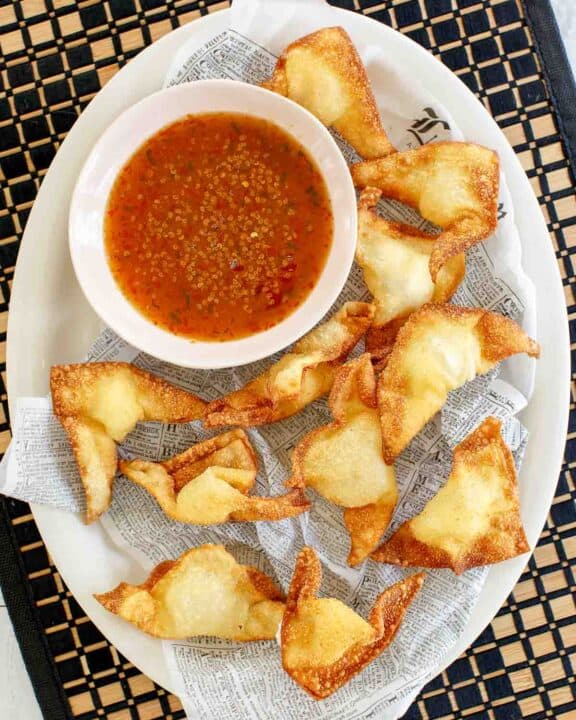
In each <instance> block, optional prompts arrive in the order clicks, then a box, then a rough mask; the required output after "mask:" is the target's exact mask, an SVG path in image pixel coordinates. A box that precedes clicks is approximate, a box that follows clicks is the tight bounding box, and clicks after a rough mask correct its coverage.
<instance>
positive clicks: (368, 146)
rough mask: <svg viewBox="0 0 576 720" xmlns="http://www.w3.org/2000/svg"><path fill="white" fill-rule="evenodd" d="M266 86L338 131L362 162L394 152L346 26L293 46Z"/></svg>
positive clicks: (315, 33)
mask: <svg viewBox="0 0 576 720" xmlns="http://www.w3.org/2000/svg"><path fill="white" fill-rule="evenodd" d="M263 87H265V88H267V89H268V90H272V91H273V92H277V93H279V94H280V95H284V96H285V97H288V98H290V100H293V101H294V102H296V103H298V104H299V105H302V106H303V107H305V108H306V109H307V110H309V111H310V112H311V113H312V114H313V115H315V116H316V117H317V118H318V119H319V120H320V121H321V122H323V123H324V125H327V126H328V127H333V128H334V129H335V130H337V131H338V132H339V133H340V135H342V137H343V138H344V139H345V140H347V141H348V142H349V143H350V145H352V147H353V148H354V149H355V150H356V151H357V152H358V153H359V155H361V156H362V157H363V158H367V159H369V158H379V157H382V156H384V155H388V154H389V153H392V152H395V148H394V147H393V146H392V144H391V143H390V141H389V139H388V136H387V135H386V132H385V130H384V128H383V126H382V121H381V120H380V113H379V112H378V107H377V105H376V100H375V99H374V94H373V93H372V88H371V87H370V81H369V80H368V76H367V74H366V69H365V68H364V65H363V64H362V61H361V59H360V57H359V55H358V52H357V51H356V48H355V47H354V45H353V43H352V41H351V40H350V37H349V35H348V33H347V32H346V31H345V30H344V29H343V28H341V27H329V28H322V29H321V30H317V31H316V32H313V33H311V34H310V35H306V36H305V37H302V38H300V39H299V40H296V41H295V42H293V43H292V44H291V45H289V46H288V47H287V48H286V49H285V50H284V52H283V53H282V55H281V57H280V58H279V60H278V62H277V63H276V67H275V69H274V73H273V75H272V77H271V78H270V80H268V81H267V82H265V83H263ZM318 87H321V88H322V92H321V93H319V92H318V90H317V88H318Z"/></svg>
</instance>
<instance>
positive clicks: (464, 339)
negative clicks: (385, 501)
mask: <svg viewBox="0 0 576 720" xmlns="http://www.w3.org/2000/svg"><path fill="white" fill-rule="evenodd" d="M517 353H526V354H528V355H530V357H538V356H539V354H540V348H539V346H538V343H536V342H535V341H534V340H532V339H530V338H529V337H528V336H527V335H526V333H525V332H524V331H523V330H522V328H521V327H520V326H519V325H517V324H516V323H515V322H513V321H512V320H509V319H508V318H505V317H503V316H502V315H498V314H497V313H493V312H488V311H487V310H481V309H480V308H464V307H458V306H457V305H434V304H429V305H424V306H423V307H422V308H420V310H416V312H414V313H413V314H412V315H411V316H410V317H409V318H408V320H407V322H406V324H405V325H404V326H403V327H402V328H401V329H400V331H399V333H398V336H397V339H396V343H395V344H394V347H393V349H392V352H391V353H390V356H389V358H388V362H387V365H386V367H385V368H384V370H383V371H382V373H381V374H380V377H379V378H378V390H377V394H378V407H379V409H380V419H381V423H382V440H383V446H384V459H385V460H386V462H387V463H389V464H391V463H393V462H394V460H395V459H396V458H397V457H398V455H399V454H400V453H401V452H402V450H404V448H405V447H406V446H407V445H408V443H409V442H410V441H411V440H412V438H413V437H414V436H415V435H416V434H417V433H418V432H419V431H420V430H421V429H422V428H423V427H424V425H425V424H426V423H427V422H428V421H429V420H430V419H431V418H432V417H433V416H434V415H435V414H436V413H437V412H438V411H439V410H440V409H441V408H442V406H443V405H444V403H445V402H446V399H447V397H448V393H449V392H450V390H454V389H456V388H458V387H461V386H462V385H464V383H466V382H467V381H468V380H472V379H473V378H474V377H476V375H482V374H483V373H486V372H488V370H490V369H491V368H493V367H494V366H495V365H497V364H498V363H499V362H500V361H501V360H504V359H505V358H507V357H510V356H511V355H516V354H517Z"/></svg>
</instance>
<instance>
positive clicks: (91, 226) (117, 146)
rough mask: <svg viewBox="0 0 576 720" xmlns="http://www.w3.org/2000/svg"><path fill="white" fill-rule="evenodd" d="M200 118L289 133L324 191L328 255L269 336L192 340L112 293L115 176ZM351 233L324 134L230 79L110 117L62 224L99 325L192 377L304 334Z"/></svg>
mask: <svg viewBox="0 0 576 720" xmlns="http://www.w3.org/2000/svg"><path fill="white" fill-rule="evenodd" d="M204 112H240V113H245V114H247V115H253V116H257V117H260V118H264V119H266V120H270V121H272V122H274V123H275V124H276V125H278V126H280V127H281V128H283V129H284V130H285V131H287V132H288V133H290V135H292V136H293V137H294V138H295V139H296V140H298V141H299V142H300V143H301V144H302V145H303V146H304V147H305V148H306V149H307V150H308V152H309V153H310V155H311V156H312V157H313V158H314V160H315V161H316V163H317V165H318V167H319V169H320V171H321V173H322V175H323V177H324V180H325V182H326V186H327V188H328V193H329V196H330V201H331V204H332V212H333V216H334V238H333V242H332V249H331V250H330V254H329V256H328V259H327V261H326V265H325V268H324V270H323V272H322V275H321V276H320V278H319V280H318V283H317V284H316V287H315V288H314V289H313V290H312V292H311V293H310V295H309V296H308V298H307V299H306V301H305V302H304V303H303V304H302V305H301V306H300V307H299V308H297V309H296V310H295V311H294V312H293V313H292V314H291V315H289V316H288V317H287V318H286V319H285V320H283V321H282V322H280V323H278V325H275V326H274V327H272V328H270V329H269V330H265V331H264V332H261V333H258V334H256V335H252V336H250V337H247V338H242V339H241V340H231V341H227V342H204V341H202V342H201V341H190V340H189V339H187V338H184V337H179V336H177V335H173V334H172V333H169V332H168V331H166V330H163V329H161V328H159V327H157V326H155V325H154V324H153V323H151V322H150V321H149V320H147V319H146V318H145V317H144V316H143V315H141V314H140V313H139V312H138V311H137V310H136V309H135V308H134V306H133V305H132V304H131V303H130V302H129V301H128V300H127V299H126V298H125V297H124V295H123V294H122V292H121V290H120V288H119V287H118V285H117V284H116V282H115V280H114V278H113V276H112V273H111V271H110V268H109V266H108V262H107V259H106V252H105V248H104V216H105V211H106V205H107V202H108V195H109V193H110V190H111V189H112V186H113V184H114V181H115V179H116V176H117V174H118V172H119V170H120V169H121V168H122V166H123V165H124V164H125V163H126V161H127V160H128V159H129V158H130V156H131V155H132V154H133V153H134V151H135V150H136V149H137V148H138V147H139V146H140V145H142V143H143V142H144V141H145V140H146V139H147V138H149V137H150V136H151V135H153V134H154V133H156V132H157V131H158V130H160V129H161V128H163V127H165V126H166V125H169V124H170V123H172V122H174V121H176V120H178V119H179V118H181V117H183V116H184V115H187V114H199V113H204ZM356 233H357V215H356V196H355V193H354V187H353V184H352V179H351V177H350V173H349V171H348V167H347V165H346V162H345V160H344V157H343V156H342V153H341V152H340V150H339V149H338V146H337V145H336V143H335V142H334V140H333V138H332V136H331V135H330V133H329V132H328V131H327V130H326V128H325V127H324V126H323V125H322V123H320V122H319V121H318V120H317V119H316V118H315V117H314V116H313V115H311V114H310V113H309V112H308V111H307V110H305V109H304V108H302V107H300V106H299V105H296V104H295V103H293V102H292V101H290V100H287V99H286V98H283V97H281V96H280V95H276V94H275V93H272V92H269V91H268V90H263V89H262V88H259V87H256V86H254V85H248V84H246V83H241V82H236V81H234V80H200V81H197V82H192V83H187V84H184V85H178V86H175V87H171V88H167V89H165V90H161V91H160V92H157V93H154V94H153V95H149V96H148V97H146V98H145V99H144V100H141V101H140V102H138V103H136V105H133V106H132V107H131V108H129V109H128V110H126V111H125V112H124V113H122V114H121V115H120V116H119V117H118V118H116V120H115V121H114V122H113V123H112V125H110V127H109V128H108V129H107V130H106V132H105V133H104V134H103V135H102V136H101V137H100V139H99V140H98V142H97V143H96V145H95V146H94V148H93V150H92V152H91V153H90V155H89V157H88V160H87V161H86V163H85V165H84V167H83V168H82V172H81V173H80V176H79V178H78V182H77V184H76V187H75V189H74V193H73V195H72V202H71V207H70V218H69V240H70V253H71V255H72V263H73V265H74V270H75V272H76V276H77V278H78V281H79V283H80V286H81V287H82V290H83V291H84V294H85V295H86V297H87V299H88V301H89V303H90V304H91V305H92V307H93V308H94V310H95V311H96V312H97V313H98V315H99V316H100V317H101V318H102V320H103V321H104V322H105V323H106V324H107V325H108V326H109V327H111V328H112V329H113V330H114V331H115V332H116V333H117V334H118V335H120V336H121V337H123V338H124V339H125V340H126V341H127V342H129V343H130V344H131V345H134V346H135V347H137V348H139V349H140V350H144V351H145V352H147V353H150V355H154V356H155V357H157V358H160V359H161V360H166V361H168V362H171V363H174V364H176V365H181V366H185V367H194V368H221V367H233V366H235V365H243V364H245V363H249V362H253V361H255V360H259V359H260V358H263V357H266V356H267V355H271V354H272V353H274V352H277V351H278V350H282V349H283V348H285V347H287V346H288V345H290V344H291V343H293V342H294V341H296V340H297V339H298V338H300V337H301V336H302V335H304V334H305V333H306V332H307V331H308V330H310V329H311V328H312V327H313V326H314V325H315V324H316V323H317V322H318V321H319V320H321V319H322V317H323V316H324V315H325V314H326V313H327V312H328V310H329V309H330V307H331V305H332V303H333V302H334V301H335V300H336V298H337V297H338V294H339V293H340V291H341V289H342V287H343V286H344V283H345V282H346V278H347V277H348V273H349V272H350V267H351V266H352V262H353V259H354V250H355V247H356ZM225 290H226V289H225V288H222V291H223V292H225Z"/></svg>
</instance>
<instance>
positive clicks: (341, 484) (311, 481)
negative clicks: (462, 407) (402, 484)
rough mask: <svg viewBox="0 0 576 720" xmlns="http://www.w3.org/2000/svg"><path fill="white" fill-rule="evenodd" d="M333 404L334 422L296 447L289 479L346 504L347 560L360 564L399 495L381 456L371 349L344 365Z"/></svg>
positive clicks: (391, 471) (332, 395)
mask: <svg viewBox="0 0 576 720" xmlns="http://www.w3.org/2000/svg"><path fill="white" fill-rule="evenodd" d="M328 404H329V406H330V410H331V412H332V415H333V417H334V422H332V423H330V424H329V425H325V426H323V427H319V428H316V429H314V430H312V432H310V433H308V435H306V436H305V437H304V438H302V440H301V441H300V442H299V443H298V445H297V446H296V447H295V448H294V451H293V453H292V476H291V477H290V478H289V479H288V480H287V482H286V484H287V485H288V486H289V487H297V488H305V487H311V488H314V490H316V492H318V493H319V494H320V495H322V496H323V497H325V498H326V499H327V500H328V501H329V502H333V503H335V504H336V505H340V506H341V507H343V508H344V522H345V524H346V527H347V529H348V533H349V535H350V543H351V547H350V553H349V556H348V562H349V563H350V565H357V564H358V563H360V562H362V561H363V560H364V559H365V558H366V557H367V556H368V555H369V554H370V552H371V551H372V550H373V549H374V548H375V547H376V545H377V544H378V541H379V540H380V538H381V536H382V534H383V533H384V531H385V530H386V528H387V527H388V524H389V522H390V519H391V517H392V513H393V512H394V508H395V506H396V501H397V499H398V489H397V485H396V474H395V472H394V468H393V467H392V466H390V465H386V463H385V462H384V458H383V457H382V437H381V428H380V416H379V413H378V408H377V404H376V378H375V375H374V368H373V367H372V363H371V362H370V355H369V354H368V353H364V354H363V355H361V356H360V357H358V358H356V359H355V360H350V361H348V362H347V363H346V364H345V365H343V366H342V367H341V368H339V370H338V372H337V373H336V377H335V379H334V385H333V386H332V390H331V392H330V398H329V400H328ZM359 458H361V461H360V462H359Z"/></svg>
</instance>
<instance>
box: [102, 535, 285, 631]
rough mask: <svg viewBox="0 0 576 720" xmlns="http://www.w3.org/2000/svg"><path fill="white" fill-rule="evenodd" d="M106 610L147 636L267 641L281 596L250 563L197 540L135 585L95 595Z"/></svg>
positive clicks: (275, 627)
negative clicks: (188, 548) (182, 552)
mask: <svg viewBox="0 0 576 720" xmlns="http://www.w3.org/2000/svg"><path fill="white" fill-rule="evenodd" d="M95 598H96V600H98V602H99V603H101V604H102V605H103V606H104V607H105V608H106V609H107V610H109V611H110V612H112V613H114V614H115V615H119V616H120V617H121V618H123V619H124V620H127V621H128V622H130V623H132V624H133V625H136V627H137V628H139V629H140V630H143V631H144V632H146V633H148V634H149V635H153V636H154V637H159V638H167V639H184V638H189V637H196V636H199V635H203V636H212V637H218V638H224V639H228V640H236V641H238V642H246V641H250V640H272V639H274V637H275V636H276V633H277V631H278V625H279V623H280V621H281V619H282V615H283V613H284V595H283V594H282V592H281V590H280V589H279V588H278V587H277V586H276V585H275V584H274V583H273V582H272V580H271V579H270V578H269V577H268V576H267V575H265V574H264V573H262V572H260V570H257V569H256V568H253V567H249V566H247V565H239V564H238V563H237V562H236V560H235V559H234V558H233V557H232V555H230V553H229V552H227V551H226V550H225V549H224V547H223V546H222V545H202V546H200V547H197V548H192V549H191V550H188V551H187V552H185V553H184V554H183V555H181V556H180V557H179V558H178V559H177V560H166V561H165V562H163V563H160V565H157V566H156V567H155V568H154V570H152V572H151V573H150V575H149V577H148V579H147V580H146V582H144V583H142V584H141V585H129V584H128V583H120V585H118V587H116V588H115V589H114V590H111V591H110V592H106V593H102V594H99V595H95Z"/></svg>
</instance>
